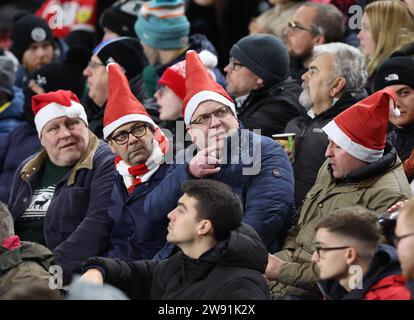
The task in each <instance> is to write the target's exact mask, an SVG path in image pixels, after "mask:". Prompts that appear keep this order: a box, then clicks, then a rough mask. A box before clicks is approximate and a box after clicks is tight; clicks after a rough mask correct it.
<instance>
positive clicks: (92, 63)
mask: <svg viewBox="0 0 414 320" xmlns="http://www.w3.org/2000/svg"><path fill="white" fill-rule="evenodd" d="M99 66H102V67H105V64H103V63H100V62H96V61H93V60H90V61H89V62H88V68H91V69H93V70H95V69H96V68H98V67H99Z"/></svg>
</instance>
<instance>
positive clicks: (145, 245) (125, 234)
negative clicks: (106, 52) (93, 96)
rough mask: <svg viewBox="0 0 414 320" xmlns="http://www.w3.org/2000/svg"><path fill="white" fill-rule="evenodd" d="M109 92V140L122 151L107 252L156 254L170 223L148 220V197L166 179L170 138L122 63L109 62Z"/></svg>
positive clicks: (129, 255) (106, 120) (128, 257)
mask: <svg viewBox="0 0 414 320" xmlns="http://www.w3.org/2000/svg"><path fill="white" fill-rule="evenodd" d="M107 68H108V73H109V74H108V77H109V95H108V102H107V104H106V109H105V114H104V129H103V135H104V139H105V140H107V141H108V143H109V145H110V146H111V149H112V151H113V152H114V153H116V154H117V157H116V158H115V166H116V173H115V182H114V188H113V190H112V194H111V200H110V205H109V211H108V214H109V217H110V220H111V226H112V233H111V240H110V242H111V246H110V248H109V251H108V252H107V253H106V256H108V257H111V258H119V259H122V260H126V261H133V260H141V259H151V258H152V257H153V256H154V255H155V254H156V253H157V252H158V250H159V249H161V248H162V247H163V246H164V244H165V242H166V237H167V224H164V223H153V222H151V221H150V220H149V219H148V215H149V214H148V213H147V212H146V210H145V209H144V201H145V198H146V197H147V196H148V194H150V193H151V191H152V189H154V188H155V187H156V186H157V185H158V184H159V183H160V181H161V180H162V179H163V178H164V176H165V174H166V172H167V169H168V165H167V164H165V154H166V153H167V151H168V147H169V142H168V139H167V138H166V137H165V135H164V133H163V132H162V131H161V130H160V128H159V127H158V126H157V125H156V124H155V123H154V121H153V120H152V118H151V116H150V115H149V114H148V113H147V111H146V110H145V108H144V106H143V105H142V104H141V103H140V102H139V101H138V100H137V99H136V98H135V96H134V95H133V94H132V92H131V90H130V87H129V84H128V79H127V77H126V76H125V74H124V72H123V71H122V68H121V66H120V65H119V64H117V63H110V64H109V65H108V67H107Z"/></svg>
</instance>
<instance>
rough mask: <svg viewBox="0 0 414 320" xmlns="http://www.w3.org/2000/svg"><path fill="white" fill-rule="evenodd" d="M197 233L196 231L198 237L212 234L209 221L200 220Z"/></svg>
mask: <svg viewBox="0 0 414 320" xmlns="http://www.w3.org/2000/svg"><path fill="white" fill-rule="evenodd" d="M197 231H198V232H197V233H198V235H200V236H202V235H207V234H209V233H212V232H213V224H212V223H211V221H210V220H207V219H204V220H201V221H200V222H199V225H198V230H197Z"/></svg>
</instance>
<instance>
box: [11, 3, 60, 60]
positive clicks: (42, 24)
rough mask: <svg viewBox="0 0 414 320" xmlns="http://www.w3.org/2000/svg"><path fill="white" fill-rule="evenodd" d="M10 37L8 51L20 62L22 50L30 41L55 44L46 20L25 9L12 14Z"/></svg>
mask: <svg viewBox="0 0 414 320" xmlns="http://www.w3.org/2000/svg"><path fill="white" fill-rule="evenodd" d="M10 39H11V41H12V46H11V48H10V51H11V52H13V54H14V55H15V56H16V58H17V59H18V60H19V61H20V63H21V62H22V58H23V54H24V52H25V51H26V50H27V48H28V47H29V46H30V45H31V44H32V43H36V42H42V41H50V42H51V43H52V45H53V46H54V45H55V44H54V41H53V35H52V31H51V30H50V28H49V26H48V25H47V22H46V21H45V20H43V19H42V18H39V17H36V16H35V15H33V14H30V13H28V12H26V11H21V12H18V13H16V14H15V15H14V17H13V25H12V30H11V33H10Z"/></svg>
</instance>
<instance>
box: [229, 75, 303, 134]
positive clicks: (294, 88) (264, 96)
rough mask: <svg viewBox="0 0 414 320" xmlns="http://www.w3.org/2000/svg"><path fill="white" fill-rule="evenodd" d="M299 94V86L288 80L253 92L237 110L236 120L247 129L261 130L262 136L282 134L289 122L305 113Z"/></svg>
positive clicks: (300, 90)
mask: <svg viewBox="0 0 414 320" xmlns="http://www.w3.org/2000/svg"><path fill="white" fill-rule="evenodd" d="M301 92H302V88H301V86H300V85H299V84H297V82H296V81H294V80H292V79H290V78H289V79H287V80H285V81H283V82H281V83H278V84H276V85H274V86H271V87H264V88H261V89H259V90H255V91H253V92H251V93H250V94H249V96H248V97H247V99H246V100H245V101H244V102H243V104H242V105H241V106H240V108H238V110H237V113H238V118H239V120H240V121H241V122H242V123H243V125H244V127H246V128H247V129H261V130H262V132H261V134H262V135H264V136H268V137H271V136H272V134H275V133H283V132H284V129H285V127H286V124H287V123H288V121H289V120H291V119H293V118H294V117H297V116H299V115H303V114H304V113H305V109H304V108H303V107H302V106H301V105H300V103H299V95H300V93H301Z"/></svg>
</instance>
